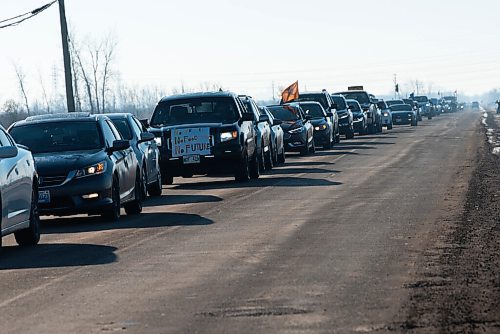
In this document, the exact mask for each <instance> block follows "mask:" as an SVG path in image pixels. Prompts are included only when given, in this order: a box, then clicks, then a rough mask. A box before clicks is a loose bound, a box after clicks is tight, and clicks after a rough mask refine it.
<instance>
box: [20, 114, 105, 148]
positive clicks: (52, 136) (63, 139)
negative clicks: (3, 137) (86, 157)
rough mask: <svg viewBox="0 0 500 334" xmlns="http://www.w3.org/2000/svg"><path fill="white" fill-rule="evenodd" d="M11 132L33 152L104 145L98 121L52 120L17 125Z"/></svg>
mask: <svg viewBox="0 0 500 334" xmlns="http://www.w3.org/2000/svg"><path fill="white" fill-rule="evenodd" d="M10 134H11V135H12V137H14V139H15V140H16V142H17V143H18V144H21V145H24V146H27V147H28V148H29V149H30V151H31V152H33V153H35V154H36V153H51V152H69V151H91V150H97V149H101V148H103V147H104V143H103V140H102V136H101V131H99V128H98V125H97V122H77V121H74V122H73V121H72V122H68V121H64V122H50V123H34V124H25V125H21V126H16V127H14V128H12V129H11V131H10Z"/></svg>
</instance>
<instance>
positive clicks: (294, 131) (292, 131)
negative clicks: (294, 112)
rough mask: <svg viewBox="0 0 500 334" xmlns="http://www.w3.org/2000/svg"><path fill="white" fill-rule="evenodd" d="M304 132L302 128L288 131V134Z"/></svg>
mask: <svg viewBox="0 0 500 334" xmlns="http://www.w3.org/2000/svg"><path fill="white" fill-rule="evenodd" d="M301 132H302V127H298V128H295V129H291V130H288V133H290V134H294V133H301Z"/></svg>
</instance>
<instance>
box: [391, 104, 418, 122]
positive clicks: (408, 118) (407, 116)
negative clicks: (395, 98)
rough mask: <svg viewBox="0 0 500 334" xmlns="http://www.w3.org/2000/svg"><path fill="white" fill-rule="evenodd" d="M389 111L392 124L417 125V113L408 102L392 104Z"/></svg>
mask: <svg viewBox="0 0 500 334" xmlns="http://www.w3.org/2000/svg"><path fill="white" fill-rule="evenodd" d="M391 112H392V123H393V124H394V125H411V126H417V125H418V119H417V114H416V112H415V110H414V109H413V108H412V107H411V106H410V105H409V104H394V105H392V106H391Z"/></svg>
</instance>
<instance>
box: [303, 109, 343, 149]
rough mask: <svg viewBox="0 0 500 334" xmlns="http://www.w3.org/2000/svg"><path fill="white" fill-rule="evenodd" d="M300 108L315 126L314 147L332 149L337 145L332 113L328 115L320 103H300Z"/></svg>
mask: <svg viewBox="0 0 500 334" xmlns="http://www.w3.org/2000/svg"><path fill="white" fill-rule="evenodd" d="M300 107H301V108H302V110H303V111H304V114H305V115H306V116H309V118H310V120H311V124H312V125H313V126H314V145H315V147H318V146H322V147H323V148H325V149H331V148H332V146H333V144H334V143H335V137H334V127H333V123H332V120H331V113H327V112H326V111H325V109H323V106H321V104H319V103H318V102H300Z"/></svg>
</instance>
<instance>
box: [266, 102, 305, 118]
mask: <svg viewBox="0 0 500 334" xmlns="http://www.w3.org/2000/svg"><path fill="white" fill-rule="evenodd" d="M268 109H269V111H270V112H271V114H273V116H274V117H275V118H277V119H280V120H282V121H297V120H300V119H301V118H302V117H301V115H300V111H299V110H298V109H296V108H294V107H291V106H287V105H284V106H274V107H268Z"/></svg>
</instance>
